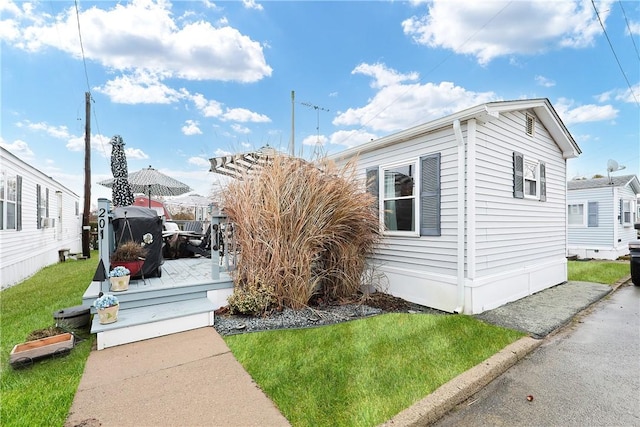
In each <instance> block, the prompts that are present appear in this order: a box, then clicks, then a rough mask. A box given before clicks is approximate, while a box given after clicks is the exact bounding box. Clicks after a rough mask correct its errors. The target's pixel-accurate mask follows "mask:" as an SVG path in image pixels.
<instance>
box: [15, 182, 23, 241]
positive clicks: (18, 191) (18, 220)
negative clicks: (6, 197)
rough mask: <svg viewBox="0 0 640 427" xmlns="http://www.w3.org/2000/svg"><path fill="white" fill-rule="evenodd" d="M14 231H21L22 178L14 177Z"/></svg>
mask: <svg viewBox="0 0 640 427" xmlns="http://www.w3.org/2000/svg"><path fill="white" fill-rule="evenodd" d="M16 230H18V231H20V230H22V177H21V176H20V175H18V176H17V177H16Z"/></svg>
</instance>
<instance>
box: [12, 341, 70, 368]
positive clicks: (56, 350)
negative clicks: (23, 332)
mask: <svg viewBox="0 0 640 427" xmlns="http://www.w3.org/2000/svg"><path fill="white" fill-rule="evenodd" d="M74 342H75V337H74V336H73V335H72V334H70V333H64V334H59V335H54V336H52V337H47V338H41V339H39V340H34V341H27V342H23V343H21V344H16V345H15V346H14V347H13V350H11V353H10V354H9V363H10V364H11V366H13V367H14V368H15V367H22V366H28V365H31V363H32V362H33V361H35V360H38V359H41V358H43V357H48V356H63V355H67V354H69V353H70V352H71V349H72V348H73V345H74Z"/></svg>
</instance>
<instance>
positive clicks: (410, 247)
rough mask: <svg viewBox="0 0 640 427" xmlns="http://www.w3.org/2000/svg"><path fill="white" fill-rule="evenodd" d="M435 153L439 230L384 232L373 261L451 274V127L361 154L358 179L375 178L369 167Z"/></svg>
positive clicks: (454, 208)
mask: <svg viewBox="0 0 640 427" xmlns="http://www.w3.org/2000/svg"><path fill="white" fill-rule="evenodd" d="M438 153H439V164H440V183H439V184H440V188H439V191H440V194H439V195H438V198H439V205H440V209H439V213H440V218H439V224H438V226H439V230H438V231H435V232H434V233H433V234H434V235H422V236H420V237H419V238H416V237H415V236H412V237H409V236H393V235H385V237H384V239H383V243H382V244H381V245H380V246H379V248H377V249H376V253H375V254H374V255H373V256H372V258H373V259H374V261H377V262H378V263H382V264H384V265H387V266H391V267H397V268H403V269H411V270H415V271H424V272H430V273H435V274H450V273H451V270H452V269H455V266H456V259H457V258H456V248H455V242H456V220H455V218H456V212H457V197H456V195H455V192H456V188H457V182H456V178H457V160H456V159H457V151H456V143H455V138H454V136H453V130H452V129H451V127H449V128H446V129H441V130H438V131H435V132H431V133H429V134H427V135H423V136H420V137H417V138H415V139H412V140H409V141H404V142H401V143H398V144H395V145H393V146H391V147H387V148H385V149H381V150H377V151H374V152H369V153H364V154H361V155H360V156H359V159H358V164H359V168H358V170H359V171H360V173H361V175H359V178H360V179H362V181H363V182H368V183H369V185H372V184H371V183H372V182H373V181H372V180H374V179H375V178H374V177H373V174H372V170H374V169H375V170H378V168H379V166H380V165H387V164H397V163H402V162H406V161H407V160H408V159H416V157H417V156H422V155H424V156H429V155H436V154H438ZM367 175H368V176H369V180H367ZM423 234H424V233H423Z"/></svg>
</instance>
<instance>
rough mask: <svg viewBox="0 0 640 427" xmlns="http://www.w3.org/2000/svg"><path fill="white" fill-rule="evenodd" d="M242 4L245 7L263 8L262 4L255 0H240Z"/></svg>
mask: <svg viewBox="0 0 640 427" xmlns="http://www.w3.org/2000/svg"><path fill="white" fill-rule="evenodd" d="M242 5H243V6H244V7H245V9H254V10H263V7H262V5H261V4H259V3H256V1H255V0H242Z"/></svg>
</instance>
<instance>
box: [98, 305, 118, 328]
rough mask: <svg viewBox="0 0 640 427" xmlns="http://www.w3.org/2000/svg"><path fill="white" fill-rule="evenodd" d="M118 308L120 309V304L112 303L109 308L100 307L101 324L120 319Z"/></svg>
mask: <svg viewBox="0 0 640 427" xmlns="http://www.w3.org/2000/svg"><path fill="white" fill-rule="evenodd" d="M118 309H120V305H112V306H111V307H107V308H99V309H98V318H99V320H100V324H102V325H106V324H108V323H113V322H115V321H116V320H118Z"/></svg>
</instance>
